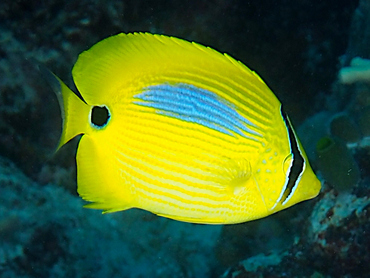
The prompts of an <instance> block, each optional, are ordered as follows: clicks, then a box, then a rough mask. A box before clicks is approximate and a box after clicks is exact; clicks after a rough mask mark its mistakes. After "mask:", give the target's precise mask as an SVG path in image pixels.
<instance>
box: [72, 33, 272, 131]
mask: <svg viewBox="0 0 370 278" xmlns="http://www.w3.org/2000/svg"><path fill="white" fill-rule="evenodd" d="M72 75H73V78H74V81H75V83H76V87H77V88H78V90H79V91H80V93H81V95H82V96H83V98H84V99H85V101H86V102H87V103H88V104H93V105H99V104H109V103H113V102H118V101H120V102H121V103H122V101H124V99H125V98H127V99H128V101H132V96H133V95H136V94H138V93H140V92H141V90H142V89H143V88H144V87H147V86H153V85H158V84H163V83H177V84H178V83H185V84H192V85H194V86H197V87H200V88H203V89H206V90H211V91H213V92H216V93H217V94H219V96H220V97H221V98H225V99H228V101H230V102H231V103H233V104H235V105H236V106H237V107H238V108H239V109H241V110H242V109H243V107H245V106H247V107H249V109H250V110H251V111H249V112H250V113H248V111H247V112H246V113H247V114H249V115H250V116H254V117H255V118H256V121H260V120H261V119H262V120H261V121H262V122H263V124H266V121H265V120H266V118H272V117H273V116H272V114H273V113H275V109H273V107H277V106H279V105H278V103H279V102H278V100H277V98H276V97H275V96H274V94H273V93H272V92H271V91H270V90H269V88H268V87H267V86H266V84H265V83H264V82H263V81H262V80H261V79H260V78H259V76H258V75H257V74H256V73H255V72H253V71H251V70H250V69H248V68H247V67H246V66H245V65H243V64H242V63H240V62H239V61H236V60H234V59H233V58H232V57H230V56H229V55H226V54H222V53H220V52H217V51H216V50H213V49H211V48H209V47H206V46H202V45H200V44H197V43H194V42H188V41H185V40H182V39H178V38H174V37H168V36H164V35H153V34H149V33H133V34H118V35H116V36H112V37H109V38H107V39H105V40H103V41H101V42H99V43H97V44H96V45H94V46H93V47H92V48H91V49H89V50H87V51H85V52H83V53H81V54H80V56H79V58H78V61H77V62H76V65H75V66H74V68H73V71H72ZM222 94H224V95H222Z"/></svg>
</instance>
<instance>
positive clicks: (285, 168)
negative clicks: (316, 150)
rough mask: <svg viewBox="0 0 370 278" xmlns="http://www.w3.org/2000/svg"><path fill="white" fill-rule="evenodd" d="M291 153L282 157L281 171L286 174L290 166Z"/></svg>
mask: <svg viewBox="0 0 370 278" xmlns="http://www.w3.org/2000/svg"><path fill="white" fill-rule="evenodd" d="M292 160H293V154H291V153H290V154H288V156H287V157H286V158H285V159H284V162H283V171H284V173H285V174H286V173H287V172H288V170H289V168H290V167H291V166H292Z"/></svg>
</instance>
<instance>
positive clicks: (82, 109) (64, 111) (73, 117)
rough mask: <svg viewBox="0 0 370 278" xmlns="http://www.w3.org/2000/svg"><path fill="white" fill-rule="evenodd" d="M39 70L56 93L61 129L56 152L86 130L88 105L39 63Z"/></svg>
mask: <svg viewBox="0 0 370 278" xmlns="http://www.w3.org/2000/svg"><path fill="white" fill-rule="evenodd" d="M39 70H40V72H41V73H42V75H43V76H44V78H45V79H46V81H47V82H48V83H49V85H50V87H51V88H52V90H53V91H54V93H55V94H56V96H57V98H58V102H59V106H60V111H61V116H62V120H63V130H62V135H61V137H60V140H59V144H58V146H57V148H56V150H55V152H57V151H58V150H59V149H60V148H61V147H62V146H63V145H64V144H65V143H67V142H68V141H70V140H71V139H73V138H74V137H76V136H77V135H80V134H83V133H85V132H86V131H87V129H88V124H89V121H88V115H89V113H90V106H89V105H87V103H86V102H85V101H84V100H83V99H82V97H79V96H77V94H76V93H74V92H73V91H72V90H71V89H69V88H68V87H67V85H65V84H64V82H63V81H62V80H60V78H59V77H57V76H56V75H55V74H53V73H52V72H51V71H49V70H48V69H47V68H46V67H44V66H42V65H39Z"/></svg>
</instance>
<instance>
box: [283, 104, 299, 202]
mask: <svg viewBox="0 0 370 278" xmlns="http://www.w3.org/2000/svg"><path fill="white" fill-rule="evenodd" d="M281 116H282V117H283V120H284V122H285V126H286V127H287V131H288V136H289V143H290V151H291V154H292V156H293V157H292V159H293V163H292V166H291V167H290V168H289V169H288V182H287V184H286V187H285V190H284V193H283V195H282V198H281V201H280V202H281V204H283V205H284V204H285V202H287V200H288V197H289V196H290V195H291V194H292V192H293V190H294V188H295V187H296V186H297V184H298V182H299V180H300V177H301V175H302V173H303V170H304V164H305V161H304V158H303V156H302V154H301V151H300V149H299V146H298V140H297V137H296V135H295V134H294V131H293V128H292V125H291V123H290V121H289V118H288V115H287V114H286V113H285V112H284V110H283V106H281Z"/></svg>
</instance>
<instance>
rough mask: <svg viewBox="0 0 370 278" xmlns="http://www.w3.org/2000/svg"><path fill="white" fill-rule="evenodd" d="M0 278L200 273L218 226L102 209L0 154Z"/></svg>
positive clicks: (207, 268)
mask: <svg viewBox="0 0 370 278" xmlns="http://www.w3.org/2000/svg"><path fill="white" fill-rule="evenodd" d="M0 184H1V202H0V238H1V239H2V240H1V241H0V276H1V277H207V276H210V273H211V271H212V267H213V265H214V261H215V258H214V255H213V253H212V250H213V246H214V244H215V243H216V241H217V239H218V237H219V234H220V229H221V227H220V226H204V225H192V224H187V223H181V222H176V221H172V220H168V219H164V218H159V217H155V216H152V215H151V214H149V213H146V212H143V211H138V210H130V211H127V212H126V213H124V214H109V215H102V214H101V213H100V212H99V211H93V210H87V209H82V201H81V200H80V198H77V197H74V196H72V195H71V194H69V193H68V192H67V191H65V190H64V189H62V188H60V187H57V186H55V185H51V184H48V185H45V186H40V185H38V184H36V183H34V182H32V181H31V180H30V179H28V178H27V177H26V176H24V174H22V173H21V172H20V171H19V170H18V169H17V168H16V167H15V165H14V164H13V163H11V162H10V161H9V160H5V159H2V158H0Z"/></svg>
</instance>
